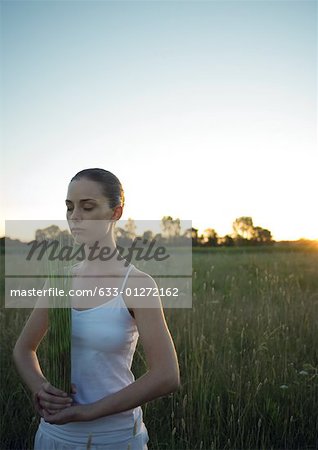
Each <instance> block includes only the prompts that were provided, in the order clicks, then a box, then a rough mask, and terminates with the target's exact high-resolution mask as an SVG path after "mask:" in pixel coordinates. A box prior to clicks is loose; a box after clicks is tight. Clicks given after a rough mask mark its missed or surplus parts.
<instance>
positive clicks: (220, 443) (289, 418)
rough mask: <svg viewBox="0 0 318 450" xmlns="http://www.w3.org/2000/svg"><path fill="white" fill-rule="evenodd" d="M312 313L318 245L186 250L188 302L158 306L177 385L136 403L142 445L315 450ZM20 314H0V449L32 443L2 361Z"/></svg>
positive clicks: (20, 391) (317, 377)
mask: <svg viewBox="0 0 318 450" xmlns="http://www.w3.org/2000/svg"><path fill="white" fill-rule="evenodd" d="M158 282H159V280H158ZM3 299H4V297H3V289H2V302H3V301H4V300H3ZM317 313H318V251H317V252H313V251H310V252H309V251H307V249H305V248H304V249H303V251H302V250H301V249H300V248H298V249H297V251H292V249H290V251H288V252H287V253H286V252H285V251H280V249H279V247H278V248H277V249H276V250H275V251H274V250H273V251H271V252H270V253H265V252H262V251H260V252H256V251H254V252H251V251H249V252H246V253H244V251H243V250H242V251H240V252H238V251H228V252H227V251H226V252H225V251H223V250H222V249H215V250H211V251H206V252H205V253H204V254H202V253H200V254H196V253H193V306H192V308H189V309H173V308H172V309H171V308H166V309H165V316H166V318H167V323H168V326H169V329H170V331H171V334H172V337H173V340H174V342H175V345H176V350H177V354H178V358H179V364H180V372H181V387H180V389H179V391H178V392H176V393H174V394H173V395H170V396H167V397H162V398H160V399H157V400H155V401H152V402H148V403H147V404H145V405H143V413H144V414H143V415H144V422H145V424H146V426H147V429H148V432H149V437H150V440H149V445H148V448H149V450H309V449H310V450H317V449H318V439H317V436H318V416H317V411H318V333H317V316H318V315H317ZM29 314H30V310H26V311H24V310H22V309H18V310H2V311H1V330H5V333H3V336H2V339H1V343H0V345H1V358H2V359H1V368H2V371H3V375H2V383H1V385H2V392H1V402H2V405H4V407H3V414H2V416H1V420H2V424H1V425H2V426H1V432H2V438H1V445H0V448H1V450H7V449H10V450H21V449H22V448H23V449H24V450H26V449H31V448H32V446H31V442H32V438H33V435H34V432H35V429H36V423H35V422H34V421H32V417H33V416H34V412H33V408H32V402H31V400H30V399H29V396H28V392H27V391H26V390H25V389H24V387H23V384H22V383H21V380H20V378H19V377H18V375H17V373H16V371H15V369H14V366H13V364H12V361H11V353H12V346H13V345H14V342H15V341H16V338H17V337H18V335H19V333H20V331H21V329H22V327H23V323H24V321H25V320H26V318H27V316H28V315H29ZM39 350H41V351H42V349H41V348H40V349H39ZM132 370H133V372H134V374H135V378H136V379H137V378H138V377H139V376H141V375H142V374H143V373H145V370H146V359H145V354H144V351H143V348H142V345H141V342H140V341H139V343H138V346H137V349H136V354H135V357H134V361H133V366H132ZM4 387H5V388H4ZM22 405H23V406H22Z"/></svg>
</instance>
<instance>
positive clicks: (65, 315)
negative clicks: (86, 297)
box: [45, 242, 72, 394]
mask: <svg viewBox="0 0 318 450" xmlns="http://www.w3.org/2000/svg"><path fill="white" fill-rule="evenodd" d="M60 244H61V242H60ZM46 267H47V276H48V281H49V287H51V288H53V292H54V295H52V296H51V295H50V296H49V310H48V322H49V325H48V332H47V335H46V347H45V353H46V355H45V356H46V358H45V359H46V364H45V366H46V367H45V372H46V377H47V379H48V380H49V381H50V383H51V384H52V385H53V386H55V387H57V388H59V389H61V390H63V391H65V392H66V393H68V394H71V340H72V320H71V304H70V298H69V296H68V292H69V288H70V284H71V279H72V278H71V264H70V263H68V262H66V261H61V260H59V259H56V260H54V261H51V260H50V259H49V258H48V259H47V264H46ZM61 290H63V292H64V294H65V295H64V296H63V295H59V294H60V293H61V292H60V291H61Z"/></svg>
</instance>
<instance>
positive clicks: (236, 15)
mask: <svg viewBox="0 0 318 450" xmlns="http://www.w3.org/2000/svg"><path fill="white" fill-rule="evenodd" d="M1 59H2V66H3V70H2V83H1V87H2V99H3V100H2V103H3V107H2V117H3V119H2V123H3V150H4V152H3V153H4V168H5V171H3V172H4V173H3V176H2V183H1V184H2V193H3V194H4V195H5V218H7V219H56V220H61V219H64V217H65V206H64V199H65V197H66V190H67V184H68V182H69V180H70V178H71V177H72V176H73V175H74V174H75V173H76V172H78V171H79V170H81V169H84V168H88V167H102V168H105V169H107V170H110V171H111V172H113V173H114V174H115V175H117V176H118V178H119V179H120V180H121V181H122V183H123V186H124V189H125V195H126V206H125V212H124V215H123V217H122V218H123V219H127V218H128V217H132V218H134V219H136V220H147V219H158V220H160V219H161V217H162V216H164V215H168V214H169V215H171V216H173V217H174V218H175V217H179V218H180V219H183V220H192V225H193V226H194V227H196V228H199V230H200V231H203V230H204V229H205V228H207V227H212V228H215V229H216V231H217V232H218V233H219V234H220V235H223V234H225V233H228V232H231V224H232V222H233V221H234V220H235V218H236V217H239V216H242V215H245V216H246V215H248V216H252V217H253V219H254V224H255V225H259V226H263V227H265V228H269V229H270V230H271V231H272V232H273V235H274V238H276V239H297V238H299V237H308V238H318V213H317V207H316V203H317V200H316V197H317V174H316V172H317V167H318V164H317V163H318V154H317V133H316V128H317V116H316V108H317V4H316V2H314V1H306V0H305V1H288V0H283V1H279V0H278V1H267V0H256V1H255V0H254V1H246V0H244V1H239V0H236V1H227V0H224V1H127V2H126V1H96V2H95V1H89V2H88V1H22V2H20V1H4V2H2V57H1ZM2 167H3V166H2ZM3 229H4V228H3V222H2V230H0V231H1V234H3Z"/></svg>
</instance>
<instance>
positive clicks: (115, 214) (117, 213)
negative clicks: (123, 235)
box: [112, 205, 123, 220]
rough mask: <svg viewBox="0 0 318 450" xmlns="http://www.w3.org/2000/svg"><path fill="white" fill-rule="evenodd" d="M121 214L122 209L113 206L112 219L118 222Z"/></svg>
mask: <svg viewBox="0 0 318 450" xmlns="http://www.w3.org/2000/svg"><path fill="white" fill-rule="evenodd" d="M122 214H123V207H122V206H120V205H118V206H115V208H114V212H113V216H112V219H115V220H119V219H120V218H121V216H122Z"/></svg>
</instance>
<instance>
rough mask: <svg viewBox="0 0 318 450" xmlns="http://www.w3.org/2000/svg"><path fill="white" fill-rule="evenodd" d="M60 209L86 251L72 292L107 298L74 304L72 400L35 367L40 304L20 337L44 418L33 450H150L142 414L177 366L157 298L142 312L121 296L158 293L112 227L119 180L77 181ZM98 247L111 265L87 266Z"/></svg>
mask: <svg viewBox="0 0 318 450" xmlns="http://www.w3.org/2000/svg"><path fill="white" fill-rule="evenodd" d="M66 205H67V220H68V223H69V226H70V229H71V232H72V234H73V235H74V238H75V240H76V241H77V242H78V243H83V244H84V246H85V250H86V251H85V259H84V260H83V261H81V263H79V264H77V265H74V266H73V269H72V272H73V275H75V276H74V277H73V278H72V288H74V289H87V288H92V287H93V286H98V290H97V291H96V292H99V293H100V292H102V293H103V292H104V291H101V290H100V288H101V287H103V288H105V290H106V289H108V293H109V290H111V292H112V295H111V296H109V297H106V296H105V295H96V296H95V297H94V298H88V297H86V302H84V297H81V296H79V297H78V298H75V297H70V298H71V302H72V303H71V306H72V309H71V314H72V393H71V395H70V396H68V394H67V393H65V392H62V391H61V390H59V389H57V387H55V386H52V385H51V384H50V380H47V379H46V377H45V375H44V374H43V373H42V371H41V368H40V365H39V362H38V359H37V355H36V350H37V347H38V345H39V344H40V342H41V340H42V338H43V337H44V335H45V333H46V331H47V329H48V309H47V306H48V303H47V299H45V297H44V298H43V297H42V298H39V300H38V303H37V305H36V306H39V307H35V308H34V310H33V311H32V313H31V315H30V317H29V319H28V321H27V323H26V325H25V327H24V329H23V331H22V332H21V335H20V337H19V339H18V340H17V342H16V345H15V348H14V352H13V355H14V361H15V364H16V366H17V369H18V370H19V372H20V374H21V377H22V378H23V379H24V381H25V382H26V384H27V385H28V387H29V388H30V390H31V391H32V393H33V398H34V402H35V407H36V409H37V411H38V412H39V414H40V415H41V421H40V425H39V428H38V430H37V432H36V435H35V441H34V450H86V449H87V448H90V449H91V450H95V449H96V450H97V449H103V450H146V449H148V446H147V442H148V441H149V436H148V432H147V428H146V427H145V424H144V422H143V415H142V409H141V405H143V404H144V403H146V402H148V401H151V400H153V399H155V398H158V397H162V396H165V395H168V394H169V393H171V392H174V391H176V390H177V389H178V387H179V385H180V375H179V366H178V361H177V356H176V352H175V348H174V344H173V341H172V338H171V335H170V332H169V330H168V327H167V324H166V321H165V317H164V313H163V309H162V304H161V299H160V297H159V296H158V295H154V294H152V295H149V296H148V297H147V299H146V301H147V306H149V307H139V305H140V303H139V300H138V298H140V297H138V296H137V295H136V296H127V295H126V294H125V292H127V288H131V290H132V291H130V292H136V289H140V288H151V289H150V290H147V292H153V291H154V289H155V288H156V287H157V285H156V283H155V281H154V280H153V278H152V277H151V276H149V275H148V274H146V273H144V272H141V271H140V270H138V269H137V268H136V267H135V266H134V265H133V264H128V261H126V260H125V259H123V258H122V257H121V255H120V254H119V252H118V250H117V247H116V242H115V237H114V225H115V223H116V221H117V220H119V219H120V217H121V215H122V212H123V206H124V192H123V188H122V185H121V183H120V181H119V180H118V178H117V177H116V176H115V175H113V174H112V173H111V172H109V171H106V170H103V169H86V170H82V171H81V172H78V173H77V174H76V175H75V176H74V177H73V178H72V180H71V182H70V184H69V186H68V192H67V199H66ZM96 241H98V246H99V247H100V248H105V247H109V249H110V252H109V254H110V255H114V256H112V258H111V259H108V260H107V258H89V257H88V255H89V251H88V250H89V248H92V245H93V244H94V243H96ZM118 278H119V281H120V282H118ZM118 293H119V294H118ZM116 294H117V295H116ZM105 299H107V301H105ZM119 306H120V307H119ZM139 336H140V338H141V342H142V345H143V348H144V351H145V355H146V360H147V363H148V368H149V369H148V371H147V372H146V373H145V374H144V375H143V376H141V377H140V378H138V379H137V380H135V378H134V375H133V373H132V372H131V370H130V368H131V363H132V359H133V355H134V352H135V348H136V344H137V340H138V337H139ZM88 441H89V446H87V443H88Z"/></svg>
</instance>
